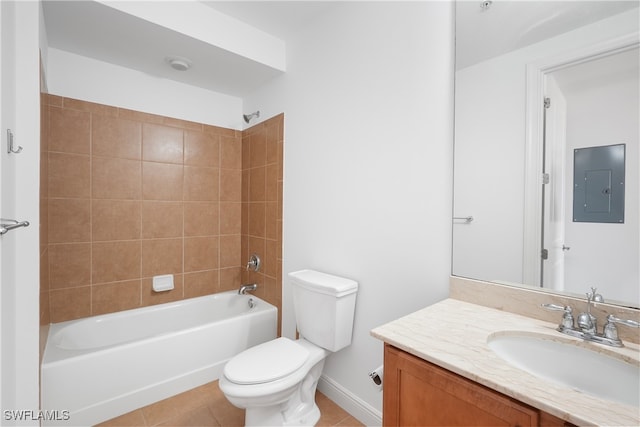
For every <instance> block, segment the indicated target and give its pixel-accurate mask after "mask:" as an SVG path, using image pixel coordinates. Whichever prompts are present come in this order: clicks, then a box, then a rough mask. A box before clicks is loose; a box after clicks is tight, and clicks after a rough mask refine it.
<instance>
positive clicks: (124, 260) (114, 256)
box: [91, 240, 142, 284]
mask: <svg viewBox="0 0 640 427" xmlns="http://www.w3.org/2000/svg"><path fill="white" fill-rule="evenodd" d="M91 250H92V259H91V267H92V268H91V276H92V283H93V284H99V283H109V282H118V281H121V280H132V279H137V278H140V277H141V275H140V272H141V269H140V264H141V257H142V248H141V244H140V241H139V240H133V241H120V242H98V243H93V244H92V247H91Z"/></svg>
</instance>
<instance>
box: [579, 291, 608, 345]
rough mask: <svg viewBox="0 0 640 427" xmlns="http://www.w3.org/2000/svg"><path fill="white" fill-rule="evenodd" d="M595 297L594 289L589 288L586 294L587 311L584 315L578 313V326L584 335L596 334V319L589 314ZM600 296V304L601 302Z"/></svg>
mask: <svg viewBox="0 0 640 427" xmlns="http://www.w3.org/2000/svg"><path fill="white" fill-rule="evenodd" d="M596 295H599V294H596V288H591V292H587V311H586V313H580V315H579V316H578V326H579V327H580V329H581V330H582V332H584V333H585V334H591V335H595V334H596V333H597V332H598V319H596V316H594V315H593V314H591V304H592V303H593V302H594V300H595V297H596ZM599 296H600V298H599V299H600V302H602V301H603V299H602V296H601V295H599Z"/></svg>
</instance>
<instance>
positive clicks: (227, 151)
mask: <svg viewBox="0 0 640 427" xmlns="http://www.w3.org/2000/svg"><path fill="white" fill-rule="evenodd" d="M220 167H221V168H226V169H242V138H236V137H225V136H222V137H220Z"/></svg>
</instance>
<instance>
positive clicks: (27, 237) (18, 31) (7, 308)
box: [0, 0, 40, 425]
mask: <svg viewBox="0 0 640 427" xmlns="http://www.w3.org/2000/svg"><path fill="white" fill-rule="evenodd" d="M39 10H40V5H39V3H38V2H35V1H29V2H14V1H4V0H3V1H0V42H1V45H0V99H1V102H0V132H1V134H2V135H1V136H2V138H1V141H2V144H0V217H2V218H6V219H15V220H18V221H23V220H28V221H29V222H30V223H31V225H30V226H29V227H21V228H17V229H14V230H11V231H9V232H7V233H5V234H3V235H1V236H0V379H1V381H0V383H1V386H0V403H1V404H2V412H1V413H0V416H1V417H2V418H1V419H2V421H0V423H1V424H2V425H38V424H39V422H38V420H37V419H34V418H37V411H38V409H39V408H38V406H39V398H38V394H39V392H38V371H39V351H38V349H39V345H38V342H39V235H38V230H39V161H40V109H39V98H40V95H39V91H40V90H39V83H40V80H39V72H40V65H39ZM8 129H11V131H12V132H13V133H14V135H15V142H16V147H15V150H16V151H17V146H18V145H21V146H23V147H24V148H23V150H22V151H21V152H20V153H8V152H7V130H8ZM6 411H13V412H6ZM30 411H36V412H35V415H34V412H30Z"/></svg>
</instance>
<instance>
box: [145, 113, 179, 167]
mask: <svg viewBox="0 0 640 427" xmlns="http://www.w3.org/2000/svg"><path fill="white" fill-rule="evenodd" d="M182 134H183V131H182V129H179V128H175V127H169V126H160V125H155V124H150V123H145V124H143V125H142V159H143V160H146V161H152V162H163V163H179V164H182V156H183V151H184V148H183V146H184V144H183V136H182Z"/></svg>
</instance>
